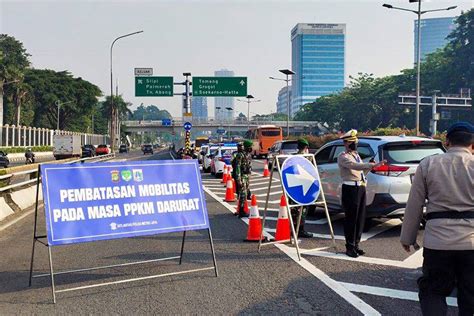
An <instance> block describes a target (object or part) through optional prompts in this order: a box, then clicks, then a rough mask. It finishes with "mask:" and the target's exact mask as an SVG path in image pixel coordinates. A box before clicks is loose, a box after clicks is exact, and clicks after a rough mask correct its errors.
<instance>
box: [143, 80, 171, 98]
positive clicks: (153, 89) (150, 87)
mask: <svg viewBox="0 0 474 316" xmlns="http://www.w3.org/2000/svg"><path fill="white" fill-rule="evenodd" d="M135 96H136V97H172V96H173V77H135Z"/></svg>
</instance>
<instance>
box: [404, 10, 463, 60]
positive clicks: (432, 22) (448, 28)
mask: <svg viewBox="0 0 474 316" xmlns="http://www.w3.org/2000/svg"><path fill="white" fill-rule="evenodd" d="M455 21H456V17H449V18H431V19H421V24H420V32H421V59H422V60H423V59H424V58H425V57H426V55H428V54H429V53H433V52H435V51H436V50H437V49H438V48H443V47H444V46H445V45H446V44H447V43H448V40H447V39H446V37H447V36H448V35H449V34H450V33H451V32H452V31H453V30H454V29H455V28H456V23H455ZM417 29H418V20H415V23H414V33H415V37H414V38H415V44H414V47H415V52H414V54H413V56H414V58H415V61H414V63H415V64H416V61H417V60H418V59H417V58H418V32H417Z"/></svg>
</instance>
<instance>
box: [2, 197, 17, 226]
mask: <svg viewBox="0 0 474 316" xmlns="http://www.w3.org/2000/svg"><path fill="white" fill-rule="evenodd" d="M13 213H14V212H13V210H12V209H11V207H10V205H8V204H7V202H6V201H5V199H4V198H3V197H0V221H1V220H3V219H4V218H5V217H7V216H10V215H12V214H13Z"/></svg>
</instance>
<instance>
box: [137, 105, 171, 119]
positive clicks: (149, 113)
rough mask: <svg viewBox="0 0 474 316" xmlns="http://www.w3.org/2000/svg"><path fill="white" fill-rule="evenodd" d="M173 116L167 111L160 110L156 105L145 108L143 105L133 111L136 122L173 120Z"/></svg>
mask: <svg viewBox="0 0 474 316" xmlns="http://www.w3.org/2000/svg"><path fill="white" fill-rule="evenodd" d="M171 118H172V116H171V114H170V113H169V112H168V111H167V110H160V109H159V108H158V107H157V106H156V105H153V104H152V105H148V106H144V105H143V103H142V104H140V106H139V107H138V108H137V109H136V110H135V111H133V113H132V120H135V121H143V120H145V121H159V120H163V119H171Z"/></svg>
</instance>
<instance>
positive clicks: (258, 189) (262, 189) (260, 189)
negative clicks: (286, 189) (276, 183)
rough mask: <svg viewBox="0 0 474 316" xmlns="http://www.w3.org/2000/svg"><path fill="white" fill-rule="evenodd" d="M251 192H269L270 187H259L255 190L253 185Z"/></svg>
mask: <svg viewBox="0 0 474 316" xmlns="http://www.w3.org/2000/svg"><path fill="white" fill-rule="evenodd" d="M278 189H281V187H278ZM250 190H251V191H253V192H254V191H267V190H268V186H265V187H258V188H256V189H255V188H253V187H252V184H250ZM265 195H267V194H266V193H265Z"/></svg>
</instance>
